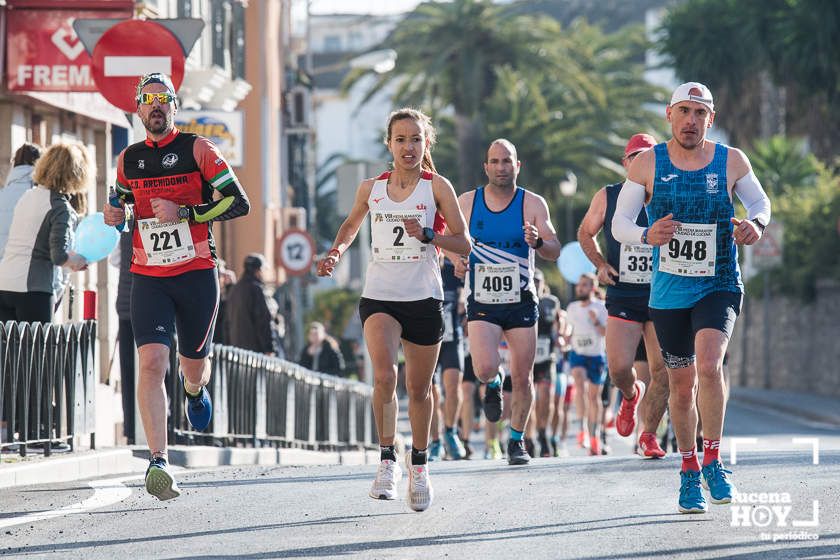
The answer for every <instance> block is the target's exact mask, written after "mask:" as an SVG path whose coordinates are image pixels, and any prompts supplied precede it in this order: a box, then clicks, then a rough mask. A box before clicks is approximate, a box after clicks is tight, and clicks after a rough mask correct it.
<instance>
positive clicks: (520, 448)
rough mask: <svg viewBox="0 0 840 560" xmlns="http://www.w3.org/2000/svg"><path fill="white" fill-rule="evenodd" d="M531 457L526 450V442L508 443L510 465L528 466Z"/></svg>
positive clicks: (512, 441) (511, 441)
mask: <svg viewBox="0 0 840 560" xmlns="http://www.w3.org/2000/svg"><path fill="white" fill-rule="evenodd" d="M530 461H531V456H530V455H529V454H528V451H527V450H526V449H525V442H524V441H522V440H521V439H520V440H518V441H514V440H510V441H509V442H508V465H527V464H528V463H529V462H530Z"/></svg>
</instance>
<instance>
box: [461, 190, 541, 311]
mask: <svg viewBox="0 0 840 560" xmlns="http://www.w3.org/2000/svg"><path fill="white" fill-rule="evenodd" d="M524 205H525V190H524V189H523V188H522V187H516V191H515V194H514V195H513V199H512V200H511V201H510V204H508V205H507V207H505V208H504V209H502V210H500V211H498V212H494V211H492V210H490V209H489V208H487V204H486V203H485V201H484V187H479V188H477V189H476V190H475V197H474V198H473V205H472V212H471V213H470V223H469V233H470V237H472V241H473V247H472V252H471V253H470V271H473V270H475V265H476V264H478V263H510V262H513V263H518V264H519V290H520V301H521V302H535V301H536V297H535V290H534V250H533V249H531V247H529V246H528V244H527V243H525V234H524V232H523V230H522V228H523V226H524V225H525V217H524V212H525V210H524ZM468 278H469V285H468V286H467V288H468V289H469V292H468V295H467V304H468V305H469V304H473V303H475V300H474V298H473V294H474V292H475V275H474V274H469V276H468Z"/></svg>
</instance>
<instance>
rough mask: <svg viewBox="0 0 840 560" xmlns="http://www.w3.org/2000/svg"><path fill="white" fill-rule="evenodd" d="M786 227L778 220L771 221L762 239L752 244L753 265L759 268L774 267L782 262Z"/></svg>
mask: <svg viewBox="0 0 840 560" xmlns="http://www.w3.org/2000/svg"><path fill="white" fill-rule="evenodd" d="M784 238H785V228H784V226H783V225H782V224H781V223H779V222H776V221H773V222H770V223H769V224H768V225H767V227H766V228H764V233H763V234H762V235H761V239H759V240H758V241H756V242H755V244H753V245H752V262H753V266H755V267H756V268H759V269H764V268H772V267H774V266H779V265H780V264H782V253H783V249H784V243H783V242H784Z"/></svg>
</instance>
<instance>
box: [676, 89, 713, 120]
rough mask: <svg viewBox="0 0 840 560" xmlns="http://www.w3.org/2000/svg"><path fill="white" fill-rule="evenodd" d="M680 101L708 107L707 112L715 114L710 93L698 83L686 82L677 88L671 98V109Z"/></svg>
mask: <svg viewBox="0 0 840 560" xmlns="http://www.w3.org/2000/svg"><path fill="white" fill-rule="evenodd" d="M680 101H696V102H697V103H702V104H703V105H705V106H706V107H708V109H709V111H711V112H713V113H714V112H715V103H714V100H713V99H712V92H711V91H709V88H707V87H706V86H704V85H703V84H701V83H700V82H686V83H684V84H681V85H679V86H677V89H675V90H674V95H672V96H671V105H670V106H671V107H673V106H674V105H676V104H677V103H679V102H680Z"/></svg>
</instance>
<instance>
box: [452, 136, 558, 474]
mask: <svg viewBox="0 0 840 560" xmlns="http://www.w3.org/2000/svg"><path fill="white" fill-rule="evenodd" d="M519 166H520V163H519V161H518V160H517V159H516V148H515V147H514V145H513V144H511V143H510V142H509V141H508V140H504V139H499V140H495V141H493V142H492V143H491V144H490V148H489V149H488V150H487V161H486V162H485V164H484V171H485V173H486V174H487V178H488V183H487V184H486V185H485V186H483V187H479V188H477V189H475V190H472V191H469V192H466V193H464V194H462V195H461V196H460V197H459V199H458V203H459V204H460V206H461V211H462V212H463V213H464V217H465V218H466V220H467V223H468V224H469V235H470V237H471V238H472V240H473V252H472V254H471V255H470V259H469V263H468V265H466V264H465V263H464V262H463V261H462V260H461V259H457V258H456V259H455V261H454V262H455V265H456V267H457V272H458V273H459V274H461V275H463V274H467V280H466V284H467V290H468V292H467V293H468V296H467V322H468V324H469V329H468V330H469V336H470V348H471V351H472V363H473V369H474V371H475V375H476V377H478V379H479V380H480V381H482V382H483V383H487V388H486V391H485V394H484V414H485V416H486V417H487V419H488V420H489V421H491V422H496V421H498V420H499V418H501V416H502V396H501V382H502V380H501V378H500V377H499V373H498V370H499V361H500V359H499V350H498V349H499V343H500V342H501V340H502V338H503V337H504V338H505V339H506V340H507V342H508V346H509V347H510V353H511V371H510V374H511V376H512V383H513V398H512V405H511V409H512V410H511V412H512V414H511V419H510V431H511V436H510V441H509V445H508V462H509V463H510V464H512V465H521V464H526V463H528V461H530V456H529V455H528V453H527V452H526V450H525V445H524V443H523V432H524V431H525V424H526V423H527V421H528V415H529V413H530V410H531V402H532V400H533V381H532V379H531V370H532V368H533V366H534V354H535V351H536V342H537V333H536V321H537V313H538V311H537V298H536V297H535V292H534V281H533V275H534V253H537V254H539V255H540V257H542V258H544V259H546V260H552V261H553V260H555V259H557V257H558V256H559V255H560V242H559V241H558V240H557V235H556V234H555V232H554V226H552V225H551V220H550V218H549V213H548V205H547V204H546V203H545V200H544V199H543V198H542V197H540V196H539V195H536V194H534V193H532V192H529V191H527V190H526V189H523V188H522V187H518V186H516V177H517V175H518V174H519ZM467 266H468V268H469V270H468V271H467Z"/></svg>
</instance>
